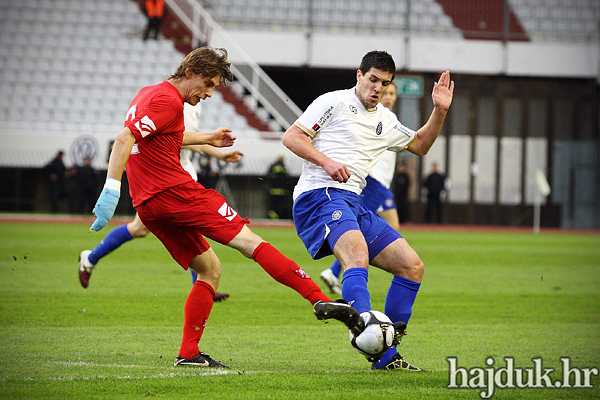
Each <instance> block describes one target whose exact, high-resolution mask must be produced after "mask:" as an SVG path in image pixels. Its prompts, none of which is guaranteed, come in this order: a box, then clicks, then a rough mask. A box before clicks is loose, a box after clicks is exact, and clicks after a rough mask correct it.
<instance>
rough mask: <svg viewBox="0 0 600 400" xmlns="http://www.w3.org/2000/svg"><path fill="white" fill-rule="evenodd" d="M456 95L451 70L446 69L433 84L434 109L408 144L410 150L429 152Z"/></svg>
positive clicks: (419, 153) (413, 151) (417, 153)
mask: <svg viewBox="0 0 600 400" xmlns="http://www.w3.org/2000/svg"><path fill="white" fill-rule="evenodd" d="M453 95H454V81H452V80H450V72H449V71H445V72H443V73H442V75H440V79H439V80H438V81H437V82H434V84H433V92H432V93H431V98H432V100H433V111H432V112H431V116H430V117H429V120H428V121H427V123H426V124H425V125H423V126H422V127H421V129H419V130H418V131H417V136H416V138H415V140H413V142H412V143H411V144H410V146H408V151H410V152H411V153H414V154H416V155H419V156H423V155H425V154H427V152H428V151H429V149H430V148H431V146H433V143H434V142H435V140H436V139H437V137H438V135H439V134H440V130H441V129H442V125H443V123H444V120H445V119H446V114H447V113H448V109H449V108H450V104H452V97H453Z"/></svg>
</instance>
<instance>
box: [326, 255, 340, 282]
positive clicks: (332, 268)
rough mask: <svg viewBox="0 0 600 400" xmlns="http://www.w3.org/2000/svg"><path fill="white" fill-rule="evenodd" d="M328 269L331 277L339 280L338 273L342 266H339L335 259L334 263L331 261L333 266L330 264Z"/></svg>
mask: <svg viewBox="0 0 600 400" xmlns="http://www.w3.org/2000/svg"><path fill="white" fill-rule="evenodd" d="M329 269H330V270H331V272H333V275H334V276H335V277H337V278H339V277H340V272H342V264H340V262H339V261H338V260H337V258H336V259H335V261H333V264H331V267H329Z"/></svg>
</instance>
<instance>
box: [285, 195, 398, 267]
mask: <svg viewBox="0 0 600 400" xmlns="http://www.w3.org/2000/svg"><path fill="white" fill-rule="evenodd" d="M362 197H363V196H362V195H358V194H355V193H352V192H349V191H347V190H341V189H335V188H321V189H315V190H311V191H309V192H305V193H302V194H301V195H300V196H298V198H297V199H296V201H295V202H294V208H293V215H294V224H295V225H296V231H297V232H298V236H299V237H300V239H301V240H302V242H303V243H304V246H306V249H307V250H308V252H309V254H310V255H311V257H312V258H313V259H315V260H318V259H320V258H323V257H326V256H329V255H331V254H333V251H332V249H333V247H334V246H335V243H336V242H337V240H338V239H339V238H340V236H342V234H344V233H345V232H347V231H350V230H360V231H361V232H362V234H363V236H364V237H365V240H366V242H367V245H368V247H369V261H371V260H373V258H375V257H376V256H377V255H378V254H379V253H380V252H381V251H382V250H383V249H384V248H386V247H387V246H388V245H389V244H390V243H392V242H393V241H394V240H396V239H399V238H401V237H402V236H401V235H400V234H399V233H398V232H397V231H396V230H395V229H393V228H392V227H391V226H389V225H388V223H387V222H385V220H384V219H383V218H381V217H380V216H379V215H377V214H375V213H373V212H372V211H369V210H367V209H366V208H364V207H363V206H362V204H361V202H362Z"/></svg>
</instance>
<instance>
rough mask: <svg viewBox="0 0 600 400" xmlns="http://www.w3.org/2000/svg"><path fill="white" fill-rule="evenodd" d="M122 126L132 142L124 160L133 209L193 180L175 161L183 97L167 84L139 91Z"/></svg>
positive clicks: (178, 144)
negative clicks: (132, 138) (129, 134)
mask: <svg viewBox="0 0 600 400" xmlns="http://www.w3.org/2000/svg"><path fill="white" fill-rule="evenodd" d="M125 127H126V128H129V129H130V130H131V132H133V134H134V136H135V139H136V143H135V144H134V145H133V149H132V150H131V155H130V157H129V160H128V161H127V179H128V181H129V194H130V195H131V199H132V200H133V206H134V207H137V206H138V205H140V204H142V203H143V202H145V201H146V200H148V199H150V198H151V197H153V196H156V195H157V194H159V193H161V192H163V191H165V190H167V189H169V188H172V187H173V186H177V185H180V184H182V183H186V182H189V181H193V179H192V177H191V176H190V174H188V173H187V172H186V171H185V170H184V169H183V167H182V166H181V162H180V161H179V153H180V152H181V143H182V141H183V131H184V130H185V125H184V122H183V97H182V96H181V94H180V93H179V91H178V90H177V89H176V88H175V87H174V86H173V85H172V84H170V83H169V82H167V81H164V82H163V83H161V84H158V85H154V86H148V87H145V88H143V89H142V90H140V91H139V92H138V94H137V95H136V96H135V98H134V99H133V101H132V102H131V105H130V106H129V111H128V112H127V117H126V118H125Z"/></svg>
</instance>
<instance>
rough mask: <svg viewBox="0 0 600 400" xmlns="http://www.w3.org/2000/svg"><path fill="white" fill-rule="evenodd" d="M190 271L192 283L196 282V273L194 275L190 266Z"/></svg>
mask: <svg viewBox="0 0 600 400" xmlns="http://www.w3.org/2000/svg"><path fill="white" fill-rule="evenodd" d="M190 272H191V273H192V283H196V279H198V275H196V273H195V272H194V270H193V269H191V268H190Z"/></svg>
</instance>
